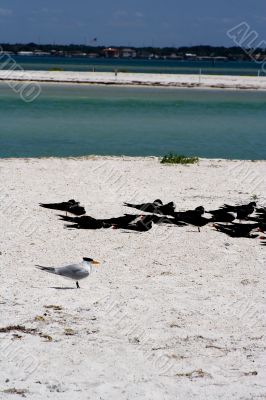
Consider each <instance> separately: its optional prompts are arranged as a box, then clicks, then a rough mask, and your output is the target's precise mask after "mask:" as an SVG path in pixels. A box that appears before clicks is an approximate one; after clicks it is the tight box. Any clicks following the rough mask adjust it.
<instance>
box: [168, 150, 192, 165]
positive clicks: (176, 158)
mask: <svg viewBox="0 0 266 400" xmlns="http://www.w3.org/2000/svg"><path fill="white" fill-rule="evenodd" d="M198 161H199V158H198V157H187V156H183V155H179V154H173V153H169V154H167V155H166V156H164V157H163V158H162V159H161V164H195V163H197V162H198Z"/></svg>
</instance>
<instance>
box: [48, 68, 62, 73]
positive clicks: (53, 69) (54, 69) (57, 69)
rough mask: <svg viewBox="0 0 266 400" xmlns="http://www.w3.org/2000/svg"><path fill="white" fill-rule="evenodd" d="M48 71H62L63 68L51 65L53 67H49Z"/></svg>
mask: <svg viewBox="0 0 266 400" xmlns="http://www.w3.org/2000/svg"><path fill="white" fill-rule="evenodd" d="M48 71H50V72H62V71H64V68H60V67H53V68H49V70H48Z"/></svg>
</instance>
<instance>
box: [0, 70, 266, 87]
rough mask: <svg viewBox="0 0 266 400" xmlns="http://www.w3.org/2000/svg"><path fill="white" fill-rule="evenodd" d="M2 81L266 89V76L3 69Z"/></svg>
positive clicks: (0, 75) (0, 73) (0, 77)
mask: <svg viewBox="0 0 266 400" xmlns="http://www.w3.org/2000/svg"><path fill="white" fill-rule="evenodd" d="M0 81H33V82H53V83H73V84H74V83H76V84H78V83H79V84H81V83H83V84H101V85H129V86H132V85H134V86H139V85H141V86H162V87H179V88H182V87H184V88H197V87H200V88H206V89H211V88H214V89H243V90H244V89H246V90H266V77H265V76H261V77H255V76H226V75H185V74H184V75H183V74H182V75H181V74H180V75H178V74H148V73H147V74H144V73H143V74H141V73H123V72H119V73H117V75H116V74H115V73H113V72H74V71H20V70H14V71H13V70H2V71H0Z"/></svg>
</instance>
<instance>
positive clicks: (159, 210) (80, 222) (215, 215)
mask: <svg viewBox="0 0 266 400" xmlns="http://www.w3.org/2000/svg"><path fill="white" fill-rule="evenodd" d="M40 206H41V207H44V208H49V209H53V210H57V211H64V212H65V213H66V214H65V215H59V217H60V219H61V220H63V221H65V222H67V223H68V224H67V225H66V227H68V228H72V229H101V228H113V229H126V230H130V231H137V232H147V231H149V230H150V229H151V228H152V226H153V224H163V225H176V226H186V225H193V226H195V227H197V228H198V231H199V232H200V228H201V227H203V226H205V225H208V224H211V226H212V227H214V228H215V229H216V230H217V231H218V232H222V233H224V234H226V235H228V236H231V237H235V238H240V237H244V238H251V239H253V238H260V239H266V238H265V236H262V234H264V233H265V230H266V208H265V207H264V208H259V207H257V205H256V203H255V202H250V203H248V204H242V205H228V204H224V205H223V206H221V207H220V208H218V209H217V210H209V211H206V210H205V209H204V207H203V206H199V207H196V208H195V209H194V210H187V211H176V210H175V208H176V207H175V204H174V203H173V202H170V203H167V204H163V202H162V201H161V200H160V199H156V200H154V201H153V202H152V203H143V204H131V203H124V206H126V207H129V208H134V209H136V210H139V211H140V213H139V214H124V215H122V216H120V217H114V218H104V219H98V218H93V217H91V216H88V215H85V214H86V210H85V208H84V207H82V206H81V205H80V203H79V202H78V201H75V200H73V199H71V200H68V201H66V202H63V203H49V204H43V203H41V204H40ZM143 213H148V214H143ZM68 214H72V216H70V215H68ZM261 244H262V245H266V241H262V242H261Z"/></svg>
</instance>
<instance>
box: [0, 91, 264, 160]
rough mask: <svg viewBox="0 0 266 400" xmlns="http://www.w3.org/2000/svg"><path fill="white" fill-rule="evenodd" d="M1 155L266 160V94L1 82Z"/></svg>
mask: <svg viewBox="0 0 266 400" xmlns="http://www.w3.org/2000/svg"><path fill="white" fill-rule="evenodd" d="M0 121H1V128H0V157H40V156H82V155H88V154H101V155H103V154H105V155H121V154H124V155H132V156H145V155H159V156H160V155H164V154H165V153H168V152H170V151H172V152H175V153H178V154H186V155H197V156H200V157H208V158H216V157H218V158H220V157H221V158H238V159H266V93H265V92H246V91H245V92H240V91H239V92H237V91H223V90H220V91H219V90H211V91H207V90H197V89H187V90H185V89H183V90H182V89H170V88H140V87H137V88H126V87H109V86H108V87H104V86H68V85H59V86H58V85H43V86H42V93H41V96H40V97H39V98H38V99H37V100H35V101H34V102H33V103H24V102H23V101H22V100H21V99H20V97H19V96H18V95H17V94H15V93H13V92H12V90H11V89H10V88H9V87H8V86H6V85H4V84H1V85H0Z"/></svg>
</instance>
